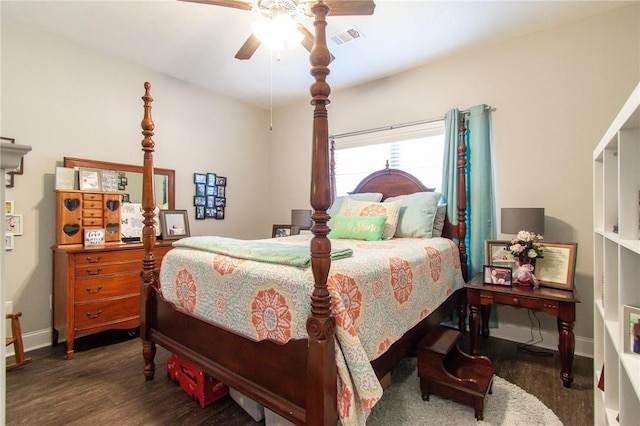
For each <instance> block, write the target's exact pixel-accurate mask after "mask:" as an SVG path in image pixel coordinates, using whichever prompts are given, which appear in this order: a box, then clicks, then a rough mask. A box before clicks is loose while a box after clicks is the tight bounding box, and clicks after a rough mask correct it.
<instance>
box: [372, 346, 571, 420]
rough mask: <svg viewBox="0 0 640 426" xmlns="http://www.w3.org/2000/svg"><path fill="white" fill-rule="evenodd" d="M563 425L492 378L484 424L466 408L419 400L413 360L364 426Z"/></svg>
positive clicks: (540, 405)
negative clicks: (491, 390) (491, 389)
mask: <svg viewBox="0 0 640 426" xmlns="http://www.w3.org/2000/svg"><path fill="white" fill-rule="evenodd" d="M388 425H394V426H395V425H407V426H421V425H434V426H459V425H478V426H484V425H503V426H518V425H522V426H525V425H526V426H536V425H544V426H551V425H560V426H561V425H562V422H561V421H560V419H558V417H557V416H556V415H555V414H554V413H553V411H551V410H550V409H549V408H547V406H545V405H544V404H543V403H542V402H540V400H539V399H538V398H536V397H535V396H533V395H531V394H529V393H527V392H525V391H524V390H522V389H521V388H519V387H518V386H516V385H514V384H513V383H509V382H508V381H506V380H504V379H502V378H501V377H498V376H494V379H493V393H491V394H488V395H487V396H486V398H485V401H484V420H482V421H476V419H475V415H474V410H473V408H472V407H470V406H468V405H463V404H458V403H457V402H453V401H450V400H446V399H443V398H440V397H438V396H436V395H431V396H430V397H429V401H423V400H422V393H421V391H420V380H419V378H418V375H417V372H416V359H415V358H407V359H405V360H403V361H402V362H401V363H400V364H399V365H398V366H397V367H396V368H395V369H394V370H393V372H392V374H391V387H389V388H387V389H385V391H384V395H383V396H382V399H381V400H380V401H379V402H378V403H377V404H376V405H375V406H374V407H373V411H372V412H371V415H370V416H369V419H368V420H367V426H388Z"/></svg>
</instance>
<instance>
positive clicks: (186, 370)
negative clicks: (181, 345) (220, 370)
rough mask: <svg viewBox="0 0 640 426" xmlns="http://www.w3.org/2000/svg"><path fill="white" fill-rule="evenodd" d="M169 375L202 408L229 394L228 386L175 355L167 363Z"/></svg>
mask: <svg viewBox="0 0 640 426" xmlns="http://www.w3.org/2000/svg"><path fill="white" fill-rule="evenodd" d="M167 374H168V375H169V378H171V379H172V380H173V381H175V382H178V384H179V385H180V387H181V388H182V390H184V391H185V392H186V393H187V395H189V396H190V397H192V398H194V399H195V400H196V401H198V403H199V404H200V406H201V407H202V408H204V407H206V406H207V405H209V404H211V403H212V402H215V401H217V400H219V399H220V398H222V397H224V396H227V395H228V394H229V387H228V386H227V385H225V384H224V383H222V382H221V381H219V380H216V379H214V378H213V377H211V376H209V375H208V374H205V373H204V372H203V371H201V370H199V369H198V368H196V367H195V366H194V365H192V364H189V363H188V362H186V361H185V360H183V359H182V358H180V357H178V356H177V355H175V354H172V355H171V357H169V360H168V361H167Z"/></svg>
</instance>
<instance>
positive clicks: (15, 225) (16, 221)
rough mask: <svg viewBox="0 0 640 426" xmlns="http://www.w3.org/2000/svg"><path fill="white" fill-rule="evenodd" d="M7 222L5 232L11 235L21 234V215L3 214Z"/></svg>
mask: <svg viewBox="0 0 640 426" xmlns="http://www.w3.org/2000/svg"><path fill="white" fill-rule="evenodd" d="M5 220H6V222H7V227H6V232H7V234H12V235H22V215H21V214H7V215H5Z"/></svg>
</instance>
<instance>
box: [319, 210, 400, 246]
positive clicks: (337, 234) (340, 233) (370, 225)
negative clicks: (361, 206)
mask: <svg viewBox="0 0 640 426" xmlns="http://www.w3.org/2000/svg"><path fill="white" fill-rule="evenodd" d="M386 220H387V217H386V216H341V215H337V216H336V217H335V220H334V221H333V228H332V229H331V232H330V233H329V238H335V239H338V238H348V239H351V240H366V241H380V240H381V239H382V231H383V230H384V223H385V221H386Z"/></svg>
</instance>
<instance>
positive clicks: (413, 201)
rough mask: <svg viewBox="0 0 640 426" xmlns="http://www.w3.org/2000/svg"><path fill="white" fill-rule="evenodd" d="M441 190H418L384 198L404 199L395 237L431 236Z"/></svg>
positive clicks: (391, 199)
mask: <svg viewBox="0 0 640 426" xmlns="http://www.w3.org/2000/svg"><path fill="white" fill-rule="evenodd" d="M441 196H442V195H441V194H440V193H439V192H416V193H414V194H410V195H400V196H397V197H391V198H387V199H386V200H384V202H385V203H387V202H392V201H397V200H402V207H400V216H399V218H398V226H396V232H395V235H394V236H395V237H398V238H431V237H432V236H433V223H434V220H435V216H436V210H438V202H439V201H440V198H441Z"/></svg>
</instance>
